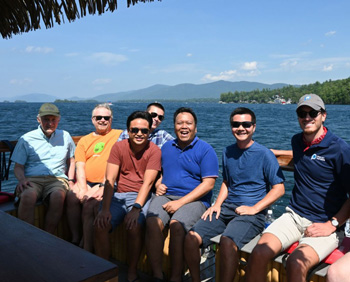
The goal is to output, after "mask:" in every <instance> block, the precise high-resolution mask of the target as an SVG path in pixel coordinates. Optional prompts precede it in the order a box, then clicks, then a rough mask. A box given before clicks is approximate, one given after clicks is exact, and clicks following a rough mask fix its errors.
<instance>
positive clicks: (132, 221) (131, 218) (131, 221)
mask: <svg viewBox="0 0 350 282" xmlns="http://www.w3.org/2000/svg"><path fill="white" fill-rule="evenodd" d="M140 212H141V210H140V209H137V208H132V209H131V211H129V212H128V214H127V215H126V216H125V218H124V222H125V225H126V229H127V230H128V229H133V228H135V227H136V226H137V221H138V219H139V216H140Z"/></svg>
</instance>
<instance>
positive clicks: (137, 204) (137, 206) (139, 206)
mask: <svg viewBox="0 0 350 282" xmlns="http://www.w3.org/2000/svg"><path fill="white" fill-rule="evenodd" d="M132 206H133V207H134V208H136V209H139V210H140V209H142V207H141V205H140V204H139V203H135V204H133V205H132Z"/></svg>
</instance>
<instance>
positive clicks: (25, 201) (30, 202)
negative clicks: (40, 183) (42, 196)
mask: <svg viewBox="0 0 350 282" xmlns="http://www.w3.org/2000/svg"><path fill="white" fill-rule="evenodd" d="M37 200H38V197H37V194H36V192H35V191H34V190H25V191H24V192H22V194H21V197H20V202H19V204H20V206H22V207H34V206H35V203H36V202H37Z"/></svg>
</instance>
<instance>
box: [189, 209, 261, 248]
mask: <svg viewBox="0 0 350 282" xmlns="http://www.w3.org/2000/svg"><path fill="white" fill-rule="evenodd" d="M237 207H238V206H236V205H233V204H230V203H225V202H224V203H223V204H222V205H221V212H220V216H219V218H218V219H216V213H214V214H213V216H212V220H211V221H209V217H207V219H206V220H203V219H200V220H199V221H198V222H197V223H196V224H195V225H194V226H193V228H192V229H191V230H192V231H194V232H196V233H198V235H199V236H200V237H201V238H202V241H203V244H202V245H203V247H205V248H206V247H207V246H209V245H211V244H213V242H211V241H210V239H211V238H213V237H215V236H217V235H220V234H222V236H225V237H228V238H230V239H231V240H232V241H233V242H234V243H235V244H236V246H237V247H238V249H241V248H242V247H243V246H244V245H245V244H247V243H248V242H250V241H251V240H252V239H253V238H254V237H255V236H256V235H258V234H259V233H261V232H262V231H263V230H264V226H265V214H264V213H263V212H261V213H258V214H256V215H238V214H237V213H236V212H235V209H236V208H237Z"/></svg>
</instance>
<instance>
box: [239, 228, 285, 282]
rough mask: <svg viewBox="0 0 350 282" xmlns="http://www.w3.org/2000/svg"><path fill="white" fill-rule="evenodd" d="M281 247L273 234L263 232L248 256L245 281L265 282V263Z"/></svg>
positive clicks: (278, 251)
mask: <svg viewBox="0 0 350 282" xmlns="http://www.w3.org/2000/svg"><path fill="white" fill-rule="evenodd" d="M281 249H282V245H281V241H280V240H279V239H278V238H277V237H276V236H275V235H272V234H271V233H265V234H263V235H262V237H261V238H260V240H259V242H258V244H257V245H256V246H255V248H254V249H253V252H252V254H251V255H250V257H249V260H248V266H247V272H246V278H245V281H246V282H265V281H266V275H267V265H268V263H269V261H270V260H271V259H272V258H274V257H275V256H276V255H277V254H279V253H280V251H281Z"/></svg>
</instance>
